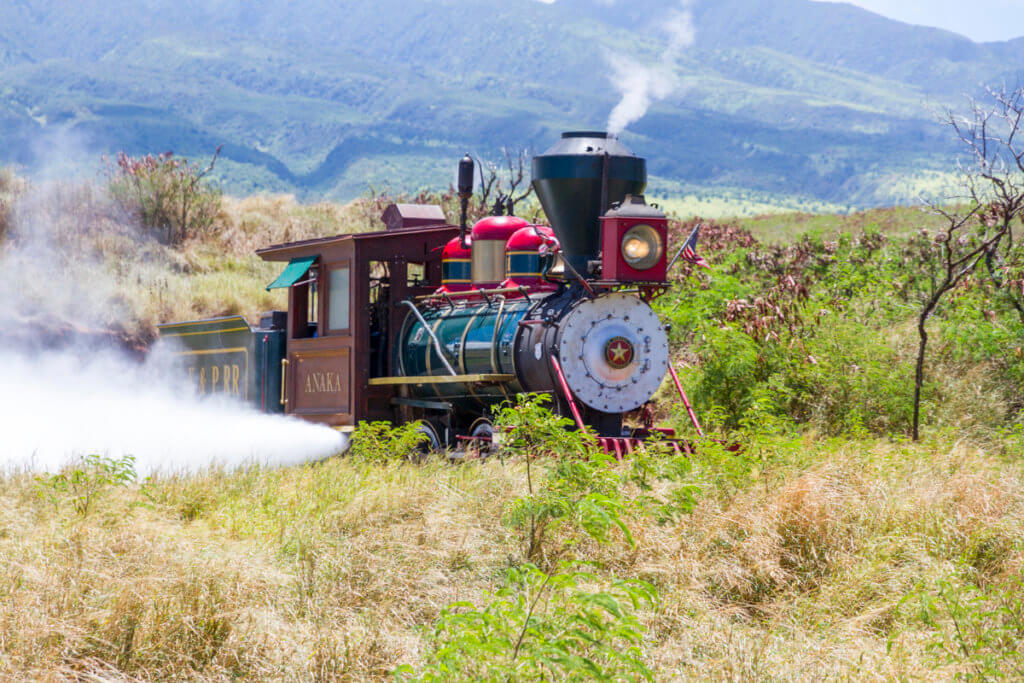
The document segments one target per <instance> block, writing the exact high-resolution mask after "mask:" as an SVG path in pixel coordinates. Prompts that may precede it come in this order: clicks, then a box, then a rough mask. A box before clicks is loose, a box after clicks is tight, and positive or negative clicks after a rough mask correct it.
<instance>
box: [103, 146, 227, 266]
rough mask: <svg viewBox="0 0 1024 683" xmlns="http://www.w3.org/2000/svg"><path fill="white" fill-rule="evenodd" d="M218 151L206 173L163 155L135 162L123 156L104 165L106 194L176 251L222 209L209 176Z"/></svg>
mask: <svg viewBox="0 0 1024 683" xmlns="http://www.w3.org/2000/svg"><path fill="white" fill-rule="evenodd" d="M219 154H220V149H219V148H218V150H217V152H216V153H215V154H214V156H213V160H212V161H211V162H210V164H209V166H207V167H206V168H201V167H200V166H199V164H196V163H193V162H190V161H189V160H188V159H185V158H182V157H178V158H176V157H175V156H174V155H173V153H171V152H166V153H164V154H158V155H152V154H149V155H146V156H144V157H139V158H135V157H132V156H129V155H128V154H126V153H125V152H121V153H120V154H118V155H117V160H116V162H114V163H113V164H109V163H108V167H107V177H108V191H109V192H110V196H111V197H112V198H113V199H114V201H115V202H117V204H119V205H120V206H121V207H122V208H123V209H124V210H125V211H127V212H128V213H129V214H131V215H132V216H134V217H135V218H136V219H137V220H138V221H139V222H140V224H141V226H142V227H143V228H145V229H146V230H148V231H149V232H150V233H151V234H152V235H153V236H155V237H156V238H157V239H159V240H160V241H161V242H163V243H164V244H169V245H171V246H180V245H181V244H182V243H184V242H185V241H186V240H188V239H190V238H193V237H197V236H201V235H203V234H205V233H207V232H208V231H209V230H210V229H211V228H212V227H213V225H214V222H215V220H216V218H217V215H218V213H219V212H220V206H221V190H220V188H218V187H216V186H215V185H213V184H212V183H211V182H210V179H209V173H210V172H211V171H212V170H213V165H214V163H215V162H216V160H217V156H218V155H219Z"/></svg>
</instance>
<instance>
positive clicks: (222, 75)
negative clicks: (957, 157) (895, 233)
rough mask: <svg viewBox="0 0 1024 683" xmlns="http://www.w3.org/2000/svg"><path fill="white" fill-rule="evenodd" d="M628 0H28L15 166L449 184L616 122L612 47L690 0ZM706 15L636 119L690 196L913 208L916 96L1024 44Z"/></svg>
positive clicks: (763, 16) (887, 27) (4, 57)
mask: <svg viewBox="0 0 1024 683" xmlns="http://www.w3.org/2000/svg"><path fill="white" fill-rule="evenodd" d="M620 5H621V3H619V4H617V5H614V6H610V7H609V6H605V5H602V4H600V3H596V2H592V1H591V0H559V1H558V2H555V3H554V4H550V5H549V4H542V3H539V2H536V1H535V0H510V1H509V2H505V3H502V4H500V5H494V4H493V3H485V2H481V1H479V0H424V1H422V2H417V3H415V4H412V5H410V4H409V3H407V2H402V1H400V0H380V1H377V2H369V1H368V0H352V1H351V2H346V3H344V4H338V3H330V2H324V1H323V0H318V1H313V2H305V3H301V4H295V3H289V2H286V1H285V0H269V1H268V2H263V3H260V5H259V7H258V8H255V7H253V6H252V5H251V4H250V3H245V2H242V1H241V0H221V1H219V2H213V3H210V2H206V3H199V2H192V1H188V2H175V3H171V2H169V1H168V0H154V1H153V2H148V3H129V2H125V1H124V0H116V1H114V2H105V3H100V2H96V0H84V1H81V2H69V1H68V0H56V1H54V0H49V1H47V2H44V1H43V0H15V1H13V2H8V3H4V5H3V6H2V7H0V162H7V163H16V164H21V165H23V166H27V167H28V168H29V169H30V170H31V169H32V168H34V167H35V168H38V167H40V166H44V165H46V164H48V163H52V162H53V160H54V159H53V157H55V156H58V157H63V156H67V155H68V154H70V152H71V151H74V152H76V153H78V154H79V155H80V156H81V157H82V158H87V159H88V158H92V159H95V157H96V153H97V152H100V151H106V152H111V151H116V150H119V149H126V150H128V151H130V152H133V153H140V152H150V151H163V150H166V149H173V150H175V151H176V152H178V153H181V154H185V155H204V154H209V153H211V152H212V150H213V149H214V148H216V147H217V146H218V145H220V144H223V145H224V153H223V159H224V163H223V164H222V165H221V167H220V169H219V172H220V174H221V178H222V180H223V181H224V182H225V184H226V186H227V188H228V190H229V191H232V192H236V193H247V192H252V191H259V190H269V191H289V192H295V193H297V194H298V195H300V196H302V197H307V198H308V197H324V196H326V197H331V198H338V199H343V198H349V197H352V196H355V195H358V194H360V193H362V192H363V191H365V189H366V187H367V185H368V184H369V183H373V184H374V185H376V186H378V187H380V186H382V185H383V184H385V183H388V184H389V185H390V186H391V187H393V188H396V189H414V188H417V187H421V186H440V185H445V184H447V183H448V182H449V180H450V176H451V173H452V170H451V166H452V160H453V159H454V158H456V156H457V155H459V154H461V153H462V152H464V151H466V150H467V149H469V150H471V151H473V152H475V153H476V154H478V155H482V156H485V157H486V156H494V155H496V153H497V150H498V148H500V147H501V146H502V145H515V146H530V147H533V148H534V149H542V148H544V147H546V146H547V145H548V144H550V142H551V141H552V140H553V139H554V138H555V137H556V136H557V134H558V132H559V131H561V130H563V129H567V128H602V127H604V124H605V121H606V119H607V116H608V113H609V112H610V110H611V109H612V107H613V106H614V105H615V103H616V101H617V100H618V94H617V93H616V92H615V90H614V88H613V87H612V84H611V82H610V80H609V74H610V69H609V67H608V60H609V59H610V55H620V56H622V55H624V56H628V57H630V58H632V59H634V60H637V61H639V62H640V63H645V64H650V63H656V62H658V60H659V59H660V58H661V54H662V52H663V50H664V46H665V44H666V41H667V39H668V37H667V36H666V35H665V33H664V31H663V30H662V29H661V24H660V20H662V19H664V17H666V16H669V15H670V14H671V13H672V12H674V11H677V9H678V3H675V2H667V1H665V0H639V1H638V2H634V3H631V4H630V6H629V7H626V6H620ZM693 16H694V23H695V27H696V44H695V45H694V46H693V47H692V48H690V49H688V50H686V51H684V52H682V53H681V54H680V55H679V56H678V58H677V59H676V60H675V61H674V62H673V63H672V65H671V68H672V70H673V71H674V74H675V77H676V78H677V79H678V87H677V88H676V89H675V91H674V92H673V93H672V94H671V95H670V96H669V97H667V98H666V99H664V100H663V101H660V102H655V103H654V105H653V106H652V107H651V109H650V111H649V112H648V114H647V116H645V117H644V118H643V119H641V120H640V121H638V122H637V123H635V124H634V125H632V126H631V127H630V128H629V130H628V131H627V132H626V133H625V134H624V135H623V138H624V140H625V141H626V142H627V143H628V144H629V145H630V146H631V147H632V148H633V149H634V150H635V151H636V152H637V153H639V154H642V155H645V156H647V157H648V158H649V159H650V170H651V173H652V175H653V176H654V181H655V184H656V185H658V186H659V187H667V188H672V187H678V188H680V190H681V191H685V192H687V193H689V194H695V193H702V194H710V195H720V194H723V193H725V194H728V193H729V192H732V191H733V189H734V188H744V189H745V190H750V191H754V192H757V193H759V196H761V197H768V198H770V201H769V204H771V205H778V206H782V207H793V206H814V205H818V204H820V205H821V206H827V207H834V206H846V205H850V204H852V205H877V204H885V203H891V202H893V201H902V200H905V199H906V197H905V196H904V195H903V194H900V193H897V192H890V191H889V188H891V187H893V183H892V182H891V179H892V178H893V177H896V178H905V177H909V176H912V175H915V174H918V173H920V172H921V171H922V169H925V170H927V169H934V168H942V167H948V157H949V154H950V147H949V145H948V138H947V136H946V135H945V133H944V131H942V130H941V128H940V127H939V126H937V125H936V124H934V123H933V122H932V120H931V115H930V114H929V112H928V111H927V109H926V108H925V107H924V106H922V104H923V103H925V102H928V103H931V104H933V105H936V106H941V105H944V104H948V103H956V102H958V101H961V100H962V93H964V92H973V91H976V90H977V89H978V88H979V87H980V84H981V83H982V82H994V81H997V80H1000V79H1003V78H1005V77H1007V76H1008V75H1012V73H1013V71H1014V69H1015V68H1017V67H1015V66H1014V65H1015V57H1014V55H1015V54H1016V53H1018V52H1019V41H1014V42H1011V43H998V44H976V43H973V42H971V41H969V40H967V39H966V38H962V37H960V36H957V35H954V34H951V33H948V32H943V31H938V30H934V29H925V28H919V27H911V26H908V25H904V24H900V23H897V22H893V21H889V20H886V19H883V18H881V17H879V16H877V15H873V14H870V13H868V12H865V11H862V10H858V9H856V8H853V7H850V6H846V5H835V4H824V3H816V2H809V1H807V0H785V1H784V2H766V1H762V0H725V1H722V2H710V1H709V0H708V1H705V2H700V3H696V4H695V5H694V9H693ZM824 35H827V36H828V37H829V38H828V40H822V36H824ZM55 131H61V134H60V135H54V132H55ZM66 131H71V136H70V139H71V140H73V142H74V144H73V145H72V147H73V150H67V149H65V147H66V146H67V144H66V141H67V140H68V139H69V136H68V135H67V133H66ZM55 138H56V139H58V140H59V143H58V142H54V139H55ZM90 155H91V156H90Z"/></svg>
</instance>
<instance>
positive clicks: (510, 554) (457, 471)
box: [0, 439, 1024, 680]
mask: <svg viewBox="0 0 1024 683" xmlns="http://www.w3.org/2000/svg"><path fill="white" fill-rule="evenodd" d="M787 452H789V455H788V456H785V457H784V458H782V459H781V460H779V461H778V462H777V463H776V464H775V465H773V466H771V467H769V468H766V469H765V470H764V471H763V472H761V473H760V475H759V476H758V478H757V480H753V481H751V482H750V483H749V484H748V485H746V486H743V487H741V488H740V489H739V490H734V489H730V490H724V489H723V490H720V491H717V490H716V488H715V487H716V484H715V483H714V481H715V480H716V476H717V475H716V473H715V472H713V471H712V470H711V468H710V467H708V468H706V469H705V467H704V466H703V465H701V462H700V460H699V459H698V462H697V468H696V470H695V473H694V481H695V482H696V483H698V484H700V485H702V486H703V487H704V489H705V492H706V495H705V496H704V497H703V500H702V502H701V503H700V505H699V506H698V507H697V509H696V510H695V511H694V513H693V514H692V515H690V516H688V517H686V518H684V519H682V520H681V521H679V522H678V523H674V524H669V525H666V526H657V525H652V524H650V523H648V522H643V521H641V520H640V519H639V518H635V519H632V520H631V527H632V531H633V534H634V535H635V538H636V541H637V545H636V547H635V548H629V547H628V546H626V545H625V544H622V543H617V544H612V545H610V546H595V545H593V544H590V543H581V544H580V545H579V546H578V547H577V552H578V553H579V554H580V555H581V556H583V557H587V558H589V559H594V560H596V561H598V562H599V563H600V565H601V566H602V567H603V569H602V570H601V571H603V572H607V573H609V574H614V575H616V576H619V577H639V578H643V579H646V580H648V581H650V582H652V583H654V584H655V585H656V586H657V587H658V590H659V593H660V595H661V603H660V606H659V607H658V608H657V609H656V610H654V611H649V612H646V613H644V614H643V615H642V617H643V621H644V623H645V624H646V625H647V626H648V634H647V638H646V641H645V645H644V650H645V655H646V658H647V661H648V663H649V665H650V666H651V667H652V668H653V669H654V670H655V672H656V674H657V677H658V678H659V679H672V678H691V679H702V680H703V679H715V680H724V679H729V680H736V679H778V678H782V679H797V680H819V679H822V678H840V679H846V678H853V679H860V680H864V679H869V680H870V679H878V680H881V679H893V678H898V679H933V678H949V677H951V676H952V675H953V674H955V673H956V671H957V669H956V668H955V667H950V666H944V667H943V666H942V662H941V661H938V660H936V659H935V658H934V657H933V656H932V655H930V654H929V653H928V652H927V651H926V648H925V646H924V645H925V643H926V642H927V641H928V640H929V639H930V638H933V634H932V632H930V631H928V630H927V629H926V628H925V627H924V625H923V624H922V623H920V622H918V621H916V620H915V619H914V618H913V616H912V615H911V614H910V613H909V611H908V610H901V609H898V603H899V601H900V599H901V598H902V597H903V596H904V595H906V594H907V593H908V592H910V591H912V590H913V589H914V588H915V586H917V585H919V583H920V582H922V581H925V582H927V581H931V580H933V579H935V578H937V577H941V576H945V575H948V574H949V573H951V572H961V573H964V572H968V573H970V575H971V578H972V580H975V581H978V582H980V583H984V584H986V585H999V584H1001V582H1006V581H1009V580H1010V579H1011V577H1013V576H1016V575H1018V574H1019V572H1020V571H1021V569H1022V567H1024V565H1022V557H1024V556H1022V548H1021V539H1022V538H1024V535H1022V531H1024V527H1022V513H1024V493H1022V489H1024V487H1022V483H1024V480H1022V479H1024V472H1022V471H1021V468H1020V466H1019V465H1018V464H1017V463H1012V464H1010V463H1007V462H1005V461H1003V460H1001V459H999V458H997V457H996V456H994V455H990V454H987V453H985V452H983V451H981V450H979V449H977V448H976V447H973V446H970V445H967V444H964V443H959V444H953V443H948V442H945V441H943V440H941V439H935V440H933V441H932V442H931V443H929V444H927V445H924V446H910V445H904V444H892V443H887V442H863V443H846V444H843V445H836V444H821V443H814V442H812V441H811V440H810V439H808V440H806V443H805V445H804V447H803V451H800V449H797V451H796V452H794V451H792V449H790V450H789V451H787ZM36 488H37V485H36V484H35V483H34V482H33V480H32V479H31V478H29V477H27V476H10V477H7V478H6V479H5V480H4V481H3V483H2V487H0V491H2V493H0V520H2V525H0V603H2V604H3V605H4V607H3V610H2V612H0V652H2V653H3V656H2V662H0V674H2V675H3V676H5V677H8V678H11V679H20V678H49V679H69V678H76V679H90V678H92V679H96V678H102V679H108V680H109V679H122V678H123V679H151V678H180V677H187V678H190V679H205V680H219V679H223V678H228V677H242V678H247V679H257V680H265V679H302V680H307V679H320V680H323V679H367V678H384V677H386V676H387V675H388V672H390V671H391V670H393V669H394V667H396V666H397V665H399V664H402V663H408V664H412V665H414V666H415V665H417V664H418V663H419V662H421V661H422V658H423V656H424V653H425V650H426V648H427V647H428V640H427V639H426V638H425V632H424V630H423V629H424V628H429V626H430V625H431V624H432V622H433V621H434V620H435V619H436V618H437V616H438V614H439V613H440V610H441V608H442V607H444V606H445V605H447V604H449V603H451V602H453V601H456V600H467V599H468V600H480V599H481V597H482V596H483V595H484V593H485V592H486V591H488V590H494V589H495V588H497V586H498V585H499V584H500V581H501V576H502V572H503V569H504V568H505V567H507V566H508V565H509V564H510V563H516V562H519V561H521V560H520V558H521V548H520V545H519V542H518V539H517V538H515V536H514V535H513V534H512V532H511V531H510V530H508V529H506V528H505V527H503V526H502V524H501V522H500V520H501V516H502V513H503V510H504V509H505V507H506V505H507V504H508V502H509V501H510V500H511V498H512V497H513V496H515V495H517V494H519V493H521V492H523V490H524V488H525V482H524V472H523V469H522V468H521V467H520V466H519V465H517V464H514V463H506V464H504V465H503V464H501V463H500V462H497V461H492V462H488V463H485V464H482V465H475V464H471V465H462V466H449V465H446V464H440V463H429V464H425V465H413V464H388V465H362V464H358V463H355V462H352V461H350V460H344V459H334V460H331V461H328V462H326V463H322V464H317V465H310V466H305V467H299V468H292V469H278V470H259V469H252V470H245V471H240V472H235V473H226V472H210V473H207V474H204V475H197V476H187V477H186V476H182V477H172V478H165V479H161V480H159V481H155V482H151V483H149V484H147V485H146V486H145V489H144V490H142V489H140V488H138V487H133V488H130V489H118V490H116V491H113V492H112V493H111V494H109V495H108V496H107V497H105V498H104V499H102V500H101V504H100V505H99V506H98V507H97V508H96V509H95V511H94V512H92V513H90V514H89V516H87V517H86V518H84V519H81V518H79V517H78V516H76V515H75V514H74V513H73V512H72V511H71V510H70V508H68V507H66V506H61V507H60V508H55V507H54V506H53V505H51V504H50V503H49V502H46V501H44V500H42V499H40V498H38V497H37V496H36V495H35V490H36ZM716 491H717V492H716ZM889 647H891V649H887V648H889Z"/></svg>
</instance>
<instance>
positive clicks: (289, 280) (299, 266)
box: [267, 256, 316, 292]
mask: <svg viewBox="0 0 1024 683" xmlns="http://www.w3.org/2000/svg"><path fill="white" fill-rule="evenodd" d="M314 261H316V256H304V257H303V258H293V259H292V260H291V261H289V262H288V265H287V266H285V269H284V271H283V272H282V273H281V274H280V275H278V276H277V279H276V280H274V281H273V282H271V283H270V284H269V285H267V291H268V292H269V291H270V290H272V289H280V288H282V287H291V286H292V285H294V284H295V283H296V282H298V281H299V280H301V279H302V276H303V275H305V274H306V271H307V270H309V267H310V266H311V265H313V262H314Z"/></svg>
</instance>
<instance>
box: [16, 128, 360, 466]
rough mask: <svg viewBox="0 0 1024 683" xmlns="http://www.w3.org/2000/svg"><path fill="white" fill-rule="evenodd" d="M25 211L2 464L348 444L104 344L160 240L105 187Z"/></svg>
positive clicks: (258, 455) (255, 459) (60, 193)
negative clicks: (111, 199)
mask: <svg viewBox="0 0 1024 683" xmlns="http://www.w3.org/2000/svg"><path fill="white" fill-rule="evenodd" d="M68 146H69V144H68V143H67V141H64V144H63V145H57V146H56V147H53V146H51V147H50V153H51V154H52V156H53V157H54V158H55V159H57V163H56V164H51V163H44V164H43V165H44V166H46V167H47V168H49V169H53V168H58V169H59V168H61V167H64V166H65V165H66V160H67V159H69V158H72V156H74V155H72V154H71V153H70V151H69V150H67V149H66V147H68ZM57 147H64V148H65V149H64V151H63V152H62V151H61V150H60V149H57ZM62 161H63V163H62ZM48 175H50V177H53V174H52V173H51V174H48ZM0 190H2V188H0ZM14 216H15V218H14V225H13V229H12V231H11V232H10V233H9V234H7V235H6V239H5V240H0V300H2V301H3V304H2V305H0V378H2V379H0V473H3V472H11V471H26V470H27V471H33V472H39V471H55V470H58V469H60V468H61V467H63V466H65V465H67V464H69V463H72V462H74V461H75V460H77V459H79V458H81V457H83V456H86V455H92V454H97V455H101V456H106V457H111V458H120V457H122V456H125V455H131V456H134V457H135V459H136V470H137V473H138V474H139V476H148V475H150V474H154V473H161V472H162V473H177V472H189V471H197V470H201V469H204V468H207V467H210V466H221V467H227V468H233V467H237V466H242V465H248V464H260V465H292V464H296V463H300V462H306V461H311V460H317V459H322V458H325V457H328V456H330V455H334V454H336V453H338V452H340V451H341V450H343V447H344V445H345V437H344V436H343V435H341V434H339V433H338V432H336V431H335V430H333V429H330V428H328V427H324V426H320V425H315V424H311V423H308V422H303V421H301V420H297V419H294V418H286V417H283V416H272V415H265V414H262V413H260V412H258V411H256V410H255V409H253V408H250V407H248V406H246V405H243V404H240V403H229V402H227V401H226V400H213V399H201V398H199V397H197V396H196V395H195V393H194V392H193V390H192V388H191V386H190V385H189V384H188V383H187V382H186V381H185V379H184V373H181V372H179V371H177V370H175V369H174V368H172V367H171V366H170V365H168V364H164V363H162V362H160V361H159V360H157V359H154V358H149V359H147V360H146V361H145V362H140V360H139V359H138V358H134V357H131V356H129V355H128V354H127V353H125V352H123V351H121V350H119V349H115V348H112V347H113V343H112V342H111V343H110V344H108V345H107V346H108V347H110V348H106V349H103V348H100V349H98V348H97V346H101V347H102V344H101V343H100V340H103V339H104V335H103V334H95V332H97V331H102V330H109V329H110V328H111V327H114V328H116V327H117V326H118V324H119V323H124V322H126V318H127V317H128V316H130V310H129V309H130V307H129V306H126V305H124V302H125V295H126V292H125V291H124V290H125V287H126V286H129V285H128V284H127V283H131V286H132V287H142V286H143V283H142V282H132V281H131V277H130V276H127V277H126V276H125V273H131V272H133V271H132V269H131V268H130V266H135V265H138V264H139V262H140V261H145V260H146V259H147V258H150V257H152V256H153V255H154V254H156V253H158V251H159V247H157V246H156V245H154V244H153V243H152V242H151V241H148V238H145V237H143V236H141V233H140V231H138V230H136V229H134V227H133V226H132V225H131V223H130V222H126V221H125V219H124V217H123V216H120V215H118V214H117V212H116V211H115V210H113V208H112V207H110V205H109V203H108V202H107V200H106V199H105V198H104V196H103V191H102V190H101V189H97V188H96V187H95V186H93V185H90V184H87V183H85V184H83V183H77V184H76V183H74V182H68V181H61V182H53V183H50V182H45V183H37V184H35V185H34V186H33V187H32V188H31V189H30V190H29V191H28V192H27V194H25V195H23V196H22V197H21V198H20V199H19V200H18V201H17V203H16V205H15V210H14ZM116 271H120V272H121V276H120V277H117V276H115V274H114V273H115V272H116Z"/></svg>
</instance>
